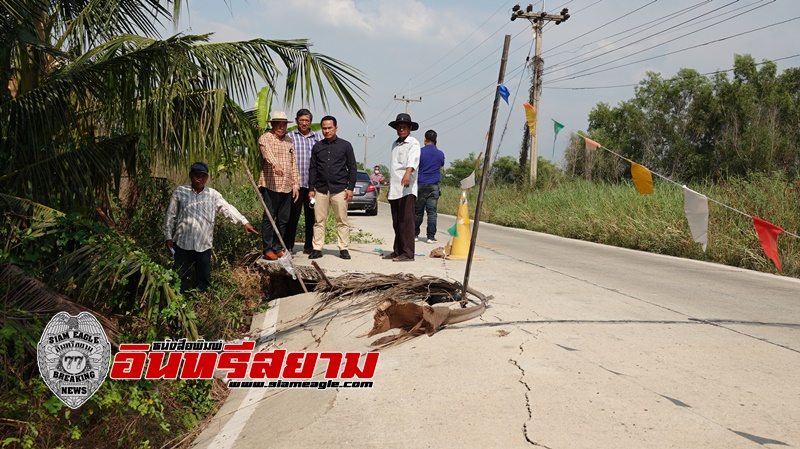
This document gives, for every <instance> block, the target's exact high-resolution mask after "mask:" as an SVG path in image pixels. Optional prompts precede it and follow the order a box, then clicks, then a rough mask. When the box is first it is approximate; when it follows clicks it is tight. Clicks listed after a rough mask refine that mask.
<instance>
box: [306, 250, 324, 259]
mask: <svg viewBox="0 0 800 449" xmlns="http://www.w3.org/2000/svg"><path fill="white" fill-rule="evenodd" d="M320 257H322V251H317V250H314V251H311V255H310V256H308V258H309V259H319V258H320Z"/></svg>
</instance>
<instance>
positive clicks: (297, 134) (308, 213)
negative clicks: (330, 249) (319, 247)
mask: <svg viewBox="0 0 800 449" xmlns="http://www.w3.org/2000/svg"><path fill="white" fill-rule="evenodd" d="M294 121H295V123H297V129H295V130H294V131H292V132H290V133H289V137H290V138H291V139H292V143H294V152H295V154H296V156H297V169H298V171H299V172H300V199H299V200H297V201H296V202H295V203H294V204H292V210H291V213H290V214H289V224H287V225H286V234H285V235H284V236H283V241H284V242H286V246H287V247H288V248H289V249H290V250H291V249H292V247H293V246H294V241H295V238H297V225H298V223H299V222H300V212H301V211H303V212H304V214H305V233H306V240H305V242H304V245H303V253H304V254H311V251H312V250H313V249H314V245H313V243H312V241H313V240H314V209H312V208H311V200H309V198H308V192H309V190H308V189H309V186H308V166H309V163H310V161H311V149H312V148H314V144H315V143H317V142H319V141H320V140H322V136H320V135H319V133H315V132H314V131H311V121H312V115H311V111H309V110H308V109H305V108H304V109H300V110H299V111H297V114H296V115H295V119H294Z"/></svg>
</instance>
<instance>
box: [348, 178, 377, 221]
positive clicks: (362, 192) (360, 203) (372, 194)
mask: <svg viewBox="0 0 800 449" xmlns="http://www.w3.org/2000/svg"><path fill="white" fill-rule="evenodd" d="M347 210H363V211H364V212H366V213H367V215H378V189H377V188H376V186H375V184H374V183H373V182H372V180H371V179H370V178H369V174H368V173H367V172H365V171H363V170H358V172H357V173H356V188H355V190H353V200H352V201H350V202H349V203H347Z"/></svg>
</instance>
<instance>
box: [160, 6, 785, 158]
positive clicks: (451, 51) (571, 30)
mask: <svg viewBox="0 0 800 449" xmlns="http://www.w3.org/2000/svg"><path fill="white" fill-rule="evenodd" d="M515 4H517V3H516V2H515V1H513V0H512V1H505V0H461V1H451V0H440V1H420V0H288V1H287V0H283V1H277V0H227V1H225V2H222V1H220V0H193V1H191V2H190V3H189V5H188V8H186V9H185V10H184V13H183V16H182V18H181V20H180V22H179V28H178V30H179V31H180V32H184V33H192V34H200V33H214V35H213V36H212V38H211V40H212V41H215V42H224V41H239V40H248V39H254V38H265V39H296V38H305V39H308V40H309V41H310V42H311V43H312V44H313V47H312V51H314V52H317V53H322V54H325V55H328V56H331V57H334V58H336V59H339V60H341V61H344V62H346V63H348V64H350V65H352V66H354V67H356V68H357V69H359V70H360V71H361V72H362V74H363V76H362V77H363V79H364V80H365V81H366V83H367V85H368V86H367V87H365V92H364V93H363V94H362V97H363V98H362V101H361V105H362V108H363V109H364V112H365V116H366V120H365V121H362V120H360V119H359V118H357V117H356V116H354V115H352V114H350V113H348V112H347V111H346V110H345V109H344V108H343V107H341V106H340V105H339V104H338V103H337V101H338V100H336V99H335V95H334V96H333V97H332V98H333V99H332V101H331V105H330V110H328V111H325V110H323V108H322V105H321V104H316V105H313V104H311V105H301V104H299V103H297V102H296V103H295V104H294V105H293V107H291V108H290V107H288V106H287V105H283V104H282V103H281V102H280V100H276V101H275V102H274V103H273V110H285V111H286V112H287V115H289V116H290V117H294V112H296V110H297V109H299V108H300V107H308V108H309V109H310V110H311V111H312V112H313V113H314V118H315V121H317V120H319V119H320V118H321V117H322V116H323V115H326V114H331V115H333V116H335V117H336V118H337V121H338V124H339V128H338V136H339V137H340V138H343V139H346V140H348V141H350V142H351V143H352V145H353V148H354V149H355V154H356V159H357V160H358V161H363V160H364V147H365V142H366V144H367V149H366V152H367V166H372V165H376V164H384V165H389V158H390V153H391V149H390V146H391V142H392V141H393V140H394V139H395V138H396V133H395V131H394V130H393V129H391V128H390V127H389V126H388V123H389V122H390V121H392V120H394V119H395V117H396V116H397V114H398V113H400V112H404V111H405V108H406V105H407V103H406V102H404V101H397V100H395V97H397V98H402V97H406V98H413V99H419V98H420V97H421V98H422V101H419V102H411V103H408V107H409V113H410V114H411V117H412V119H413V120H414V121H416V122H418V123H419V125H420V129H419V131H416V132H414V133H412V135H414V136H415V137H417V139H418V140H419V141H420V142H422V139H423V134H424V132H425V130H427V129H434V130H436V131H437V133H438V134H439V138H438V147H439V148H440V149H442V150H443V151H444V152H445V154H446V157H447V163H446V166H447V165H449V163H450V162H452V161H453V160H454V159H462V158H465V157H467V155H468V154H469V153H470V152H472V153H475V154H478V153H480V152H485V151H486V145H487V144H486V135H487V131H488V130H489V125H490V122H491V116H492V105H493V100H494V95H495V91H496V86H497V80H498V75H499V70H500V60H501V54H502V47H503V40H504V36H505V35H506V34H508V35H511V46H510V52H509V58H508V64H507V69H506V76H505V79H504V84H505V85H506V86H507V87H508V89H509V90H510V92H511V96H510V98H509V102H510V103H511V105H506V104H505V103H503V102H501V104H500V107H499V111H498V116H497V121H496V128H495V134H494V138H493V142H492V148H491V155H492V158H494V157H496V156H498V155H499V156H512V157H514V158H515V159H517V158H518V157H519V149H520V144H521V141H522V133H523V131H522V130H523V126H524V122H525V114H524V108H523V106H522V103H523V102H524V101H526V100H527V96H528V94H527V90H528V87H529V86H530V70H529V69H527V68H526V58H527V57H528V56H529V55H530V56H531V57H532V56H533V52H534V45H533V42H534V39H533V33H532V31H531V24H530V22H529V21H528V20H523V19H517V20H515V21H511V20H510V17H511V10H512V7H513V6H514V5H515ZM527 5H528V3H522V4H521V6H522V8H523V9H525V8H526V6H527ZM532 5H533V11H540V10H544V11H547V12H548V13H550V14H558V13H559V12H560V11H561V10H562V9H563V8H568V9H569V14H570V18H569V19H568V20H567V21H566V22H564V23H561V24H560V25H558V26H556V25H555V24H549V25H548V26H546V27H545V28H544V33H543V37H542V57H543V59H544V66H545V68H544V70H545V72H544V75H543V91H542V97H541V103H540V106H539V110H538V113H539V124H538V135H539V139H540V143H539V156H541V157H544V158H545V159H549V160H552V161H553V162H555V163H556V164H558V165H559V166H561V165H562V164H563V153H564V149H565V147H566V145H567V143H568V139H569V134H570V133H571V132H577V131H578V130H585V129H586V128H587V127H588V115H589V112H590V111H591V110H592V108H593V107H594V106H595V105H597V104H598V103H599V102H605V103H608V104H610V105H612V106H614V105H617V104H618V103H620V102H622V101H625V100H628V99H630V98H632V97H633V96H634V94H635V91H634V89H635V88H634V86H632V85H635V84H637V83H638V82H639V81H641V80H642V79H643V78H644V77H645V75H646V73H647V72H648V71H654V72H658V73H660V74H661V75H662V76H663V77H664V78H668V77H671V76H674V75H675V74H676V73H677V71H678V70H679V69H681V68H692V69H695V70H697V71H698V72H700V73H709V72H713V71H716V70H727V69H731V68H732V67H733V58H734V54H750V55H752V56H753V57H754V58H755V59H756V61H758V62H761V61H762V60H765V59H768V60H777V59H780V58H787V59H783V60H780V61H776V63H777V64H778V69H779V71H783V70H784V69H786V68H789V67H796V66H800V47H798V45H797V44H796V42H797V40H796V32H795V33H793V32H792V30H796V29H798V26H800V1H797V0H704V1H700V0H549V1H547V0H545V1H538V2H534V3H532ZM780 22H785V23H780ZM751 30H753V31H751ZM170 31H171V30H170ZM793 42H795V43H793ZM690 47H695V48H690ZM795 55H796V56H795ZM282 82H283V80H279V82H278V85H279V86H281V85H282ZM621 85H622V86H624V87H611V86H621ZM331 95H333V94H332V92H330V95H329V98H331ZM282 96H283V91H282V87H279V91H278V98H282ZM240 103H241V104H242V106H243V107H245V108H252V106H253V103H254V100H253V99H243V100H241V101H240ZM552 120H557V121H559V122H560V123H562V124H564V125H565V126H566V127H565V128H564V130H563V131H561V133H560V134H559V135H558V138H557V139H556V140H555V141H554V130H553V122H552ZM373 135H374V137H373V138H364V137H361V136H373ZM601 143H602V142H601Z"/></svg>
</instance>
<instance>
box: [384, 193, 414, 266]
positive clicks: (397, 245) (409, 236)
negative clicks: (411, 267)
mask: <svg viewBox="0 0 800 449" xmlns="http://www.w3.org/2000/svg"><path fill="white" fill-rule="evenodd" d="M416 202H417V197H416V196H414V195H406V196H404V197H402V198H398V199H396V200H389V206H390V207H391V209H392V227H393V228H394V246H393V250H394V251H393V252H394V253H395V254H397V255H398V256H399V255H401V254H405V255H406V256H407V257H408V258H410V259H413V258H414V205H415V204H416Z"/></svg>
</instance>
